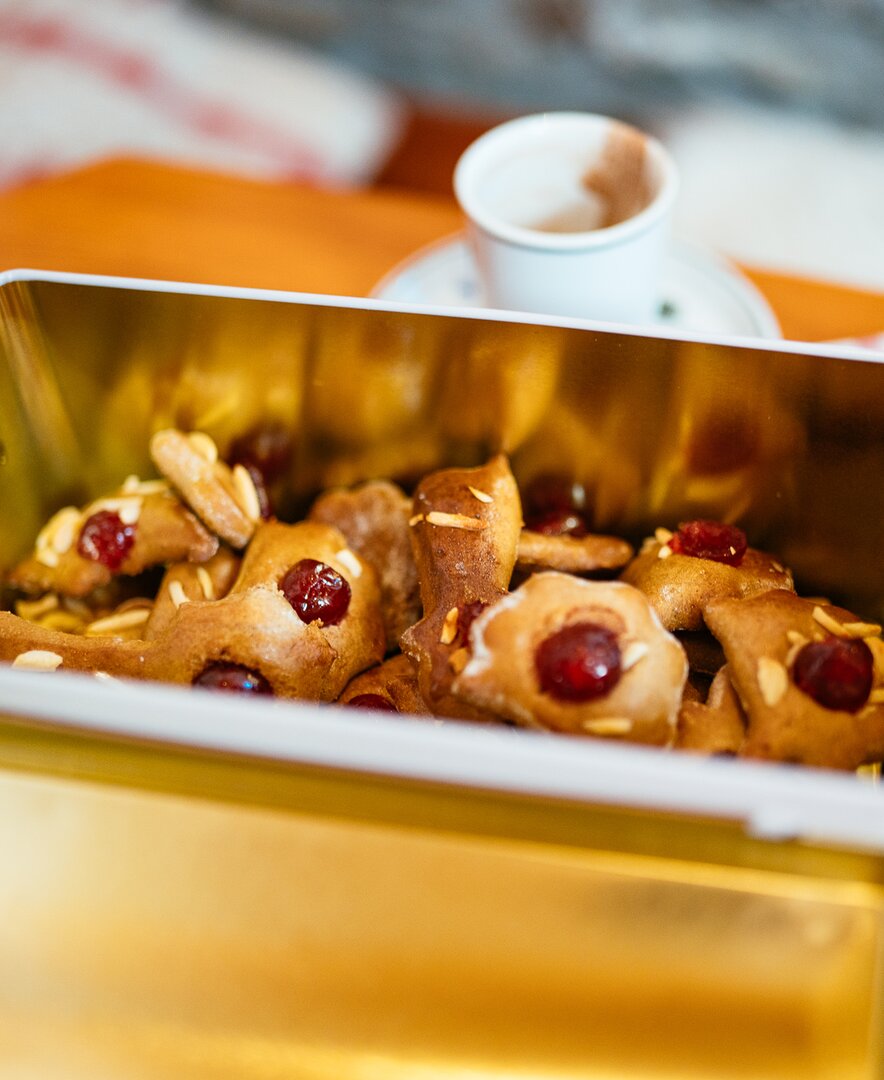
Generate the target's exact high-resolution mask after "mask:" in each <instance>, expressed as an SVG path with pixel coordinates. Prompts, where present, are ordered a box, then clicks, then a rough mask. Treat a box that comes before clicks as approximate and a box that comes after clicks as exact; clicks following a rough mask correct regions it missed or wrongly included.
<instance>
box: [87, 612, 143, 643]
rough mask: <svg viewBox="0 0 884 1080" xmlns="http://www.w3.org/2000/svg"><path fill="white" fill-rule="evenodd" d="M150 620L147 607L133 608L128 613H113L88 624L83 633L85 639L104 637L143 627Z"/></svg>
mask: <svg viewBox="0 0 884 1080" xmlns="http://www.w3.org/2000/svg"><path fill="white" fill-rule="evenodd" d="M149 618H150V608H149V607H146V606H145V607H134V608H129V610H128V611H119V612H114V614H113V615H106V616H105V617H104V618H103V619H96V620H95V622H91V623H89V625H88V626H87V627H86V630H85V633H86V636H87V637H104V636H106V635H109V634H115V633H116V632H117V631H118V630H131V629H132V628H133V627H134V626H143V625H144V623H146V622H147V620H148V619H149Z"/></svg>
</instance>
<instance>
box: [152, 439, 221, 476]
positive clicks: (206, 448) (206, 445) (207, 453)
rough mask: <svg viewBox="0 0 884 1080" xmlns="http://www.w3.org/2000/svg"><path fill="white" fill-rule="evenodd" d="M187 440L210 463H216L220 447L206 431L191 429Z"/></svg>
mask: <svg viewBox="0 0 884 1080" xmlns="http://www.w3.org/2000/svg"><path fill="white" fill-rule="evenodd" d="M187 441H188V442H189V443H190V445H191V446H192V447H193V449H194V450H195V451H196V452H197V453H198V454H199V456H200V457H201V458H205V460H206V461H208V462H209V464H210V465H214V464H215V462H216V461H217V460H218V447H217V446H216V445H215V440H214V439H213V438H212V437H211V435H207V434H206V433H205V432H204V431H191V433H190V434H189V435H188V436H187ZM161 471H162V470H161Z"/></svg>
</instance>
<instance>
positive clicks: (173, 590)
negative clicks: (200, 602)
mask: <svg viewBox="0 0 884 1080" xmlns="http://www.w3.org/2000/svg"><path fill="white" fill-rule="evenodd" d="M169 599H170V600H171V601H172V603H173V604H174V605H175V607H176V608H180V607H181V605H182V604H186V603H187V600H188V598H187V593H186V592H185V591H184V586H183V585H182V584H181V582H180V581H171V582H169Z"/></svg>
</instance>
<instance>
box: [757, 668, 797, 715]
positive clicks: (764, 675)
mask: <svg viewBox="0 0 884 1080" xmlns="http://www.w3.org/2000/svg"><path fill="white" fill-rule="evenodd" d="M756 679H757V680H758V689H759V690H760V691H761V696H762V698H764V703H765V705H767V706H769V707H770V708H773V707H774V706H775V705H779V703H780V702H781V701H782V699H783V696H784V695H785V693H786V691H787V690H788V688H789V672H788V671H787V670H786V668H785V665H784V664H781V663H780V661H779V660H774V659H773V658H772V657H770V656H762V657H760V658H759V660H758V667H757V669H756Z"/></svg>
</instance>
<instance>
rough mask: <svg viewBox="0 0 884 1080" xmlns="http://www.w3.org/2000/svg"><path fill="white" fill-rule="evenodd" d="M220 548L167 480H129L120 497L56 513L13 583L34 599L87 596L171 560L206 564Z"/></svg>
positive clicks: (10, 580) (15, 572)
mask: <svg viewBox="0 0 884 1080" xmlns="http://www.w3.org/2000/svg"><path fill="white" fill-rule="evenodd" d="M217 550H218V540H217V538H216V537H215V536H212V535H211V534H210V533H208V532H207V531H206V529H205V528H204V527H203V526H202V525H201V524H200V522H199V521H198V520H197V519H196V518H195V517H194V515H193V514H192V513H191V512H190V511H189V510H188V509H187V508H186V507H185V506H184V505H183V504H182V503H181V502H180V501H179V500H178V499H177V498H175V496H174V495H173V494H171V492H170V491H169V490H168V485H167V484H166V483H165V482H164V481H146V482H142V481H140V480H138V478H137V477H130V478H129V479H128V480H127V481H126V482H125V483H124V484H123V486H122V487H121V488H120V490H119V491H117V492H115V493H114V494H113V495H109V496H107V497H106V498H101V499H96V500H95V501H94V502H92V503H90V504H89V505H88V506H86V507H85V508H84V509H82V510H79V509H77V508H76V507H74V506H66V507H65V508H64V509H62V510H59V511H58V513H56V514H55V515H53V517H51V518H50V519H49V521H48V522H47V523H46V525H45V526H44V527H43V529H42V530H41V531H40V534H39V535H38V537H37V542H36V545H35V548H34V552H33V554H31V555H30V556H29V557H28V558H26V559H25V560H24V561H23V562H21V563H19V564H18V566H16V567H15V568H14V569H13V570H12V571H11V573H10V574H9V576H8V579H7V580H8V583H9V584H10V585H11V586H12V587H13V588H15V589H18V590H20V591H21V592H23V593H26V594H27V595H29V596H40V595H42V594H44V593H49V592H53V593H57V594H59V595H61V596H69V597H85V596H88V595H89V594H90V593H93V592H94V591H95V590H96V589H99V588H101V587H102V586H104V585H107V584H108V583H109V582H110V581H111V580H112V579H113V578H114V576H115V575H118V574H125V575H135V574H140V573H142V571H144V570H147V569H149V568H150V567H152V566H157V565H161V564H163V563H169V562H182V561H184V560H187V561H190V562H197V563H199V562H205V561H206V560H207V559H209V558H211V557H212V555H214V554H215V552H216V551H217Z"/></svg>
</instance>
